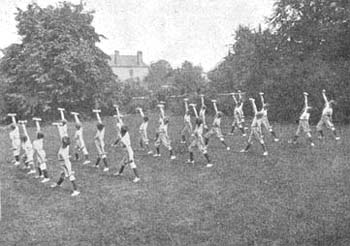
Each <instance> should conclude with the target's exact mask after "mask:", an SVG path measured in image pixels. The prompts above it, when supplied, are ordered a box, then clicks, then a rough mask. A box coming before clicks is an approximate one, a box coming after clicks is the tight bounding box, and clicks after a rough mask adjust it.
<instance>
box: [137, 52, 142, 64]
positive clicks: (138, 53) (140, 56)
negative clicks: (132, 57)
mask: <svg viewBox="0 0 350 246" xmlns="http://www.w3.org/2000/svg"><path fill="white" fill-rule="evenodd" d="M141 64H142V51H137V65H139V66H140V65H141Z"/></svg>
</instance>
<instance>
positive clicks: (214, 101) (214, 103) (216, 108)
mask: <svg viewBox="0 0 350 246" xmlns="http://www.w3.org/2000/svg"><path fill="white" fill-rule="evenodd" d="M211 101H212V103H213V106H214V109H215V113H216V114H217V113H218V112H219V111H218V107H217V106H216V100H211Z"/></svg>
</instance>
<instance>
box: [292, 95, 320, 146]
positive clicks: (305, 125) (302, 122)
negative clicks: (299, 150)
mask: <svg viewBox="0 0 350 246" xmlns="http://www.w3.org/2000/svg"><path fill="white" fill-rule="evenodd" d="M308 95H309V94H308V93H307V92H304V110H303V112H302V114H301V115H300V118H299V126H298V129H297V131H296V133H295V136H294V138H293V143H294V144H296V142H297V139H298V137H299V135H300V132H301V131H304V132H305V134H306V136H307V138H308V140H309V142H310V145H311V146H315V144H314V143H313V142H312V137H311V130H310V125H309V119H310V113H309V110H310V109H311V107H310V106H309V104H308V100H307V97H308Z"/></svg>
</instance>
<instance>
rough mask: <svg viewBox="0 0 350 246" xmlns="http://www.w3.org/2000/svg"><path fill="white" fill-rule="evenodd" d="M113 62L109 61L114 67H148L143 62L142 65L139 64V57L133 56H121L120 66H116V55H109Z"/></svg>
mask: <svg viewBox="0 0 350 246" xmlns="http://www.w3.org/2000/svg"><path fill="white" fill-rule="evenodd" d="M109 56H110V58H111V60H109V62H108V63H109V65H110V66H112V67H148V66H147V64H146V63H144V62H143V61H141V64H140V65H139V64H137V56H131V55H119V56H118V61H117V62H118V65H116V64H115V61H114V54H113V55H109Z"/></svg>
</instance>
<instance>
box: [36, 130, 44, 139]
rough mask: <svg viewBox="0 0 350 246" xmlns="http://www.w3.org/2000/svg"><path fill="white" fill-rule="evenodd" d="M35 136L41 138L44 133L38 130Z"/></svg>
mask: <svg viewBox="0 0 350 246" xmlns="http://www.w3.org/2000/svg"><path fill="white" fill-rule="evenodd" d="M36 137H37V138H38V139H42V138H44V133H42V132H38V133H37V134H36Z"/></svg>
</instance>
